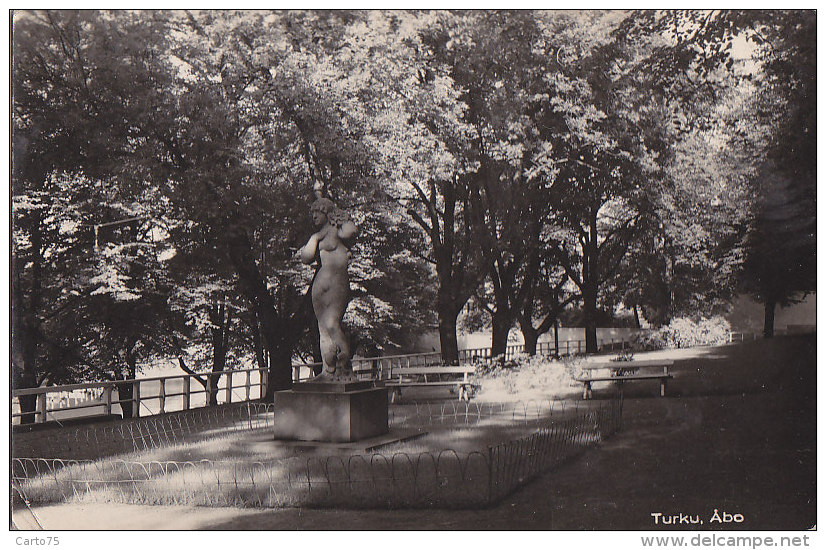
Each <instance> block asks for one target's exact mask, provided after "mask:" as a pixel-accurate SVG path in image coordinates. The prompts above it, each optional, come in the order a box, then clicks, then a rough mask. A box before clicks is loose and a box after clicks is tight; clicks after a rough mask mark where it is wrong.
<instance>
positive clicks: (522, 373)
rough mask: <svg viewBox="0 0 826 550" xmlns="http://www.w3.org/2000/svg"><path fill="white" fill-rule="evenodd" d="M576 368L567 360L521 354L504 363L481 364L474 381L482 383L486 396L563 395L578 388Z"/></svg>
mask: <svg viewBox="0 0 826 550" xmlns="http://www.w3.org/2000/svg"><path fill="white" fill-rule="evenodd" d="M573 372H574V371H573V369H572V368H571V367H570V365H568V364H567V363H566V362H564V361H554V360H549V359H547V358H544V357H540V356H536V355H534V356H531V355H525V354H519V355H517V356H515V357H514V358H512V359H510V360H508V361H505V362H501V361H492V362H491V363H489V364H487V365H481V366H480V367H479V369H478V370H477V372H476V374H475V375H474V382H476V383H479V384H481V386H482V390H481V392H482V395H483V396H484V395H487V396H492V395H495V394H497V393H505V394H523V395H524V394H531V393H541V394H542V395H544V396H547V395H561V394H564V393H568V392H569V391H570V390H571V388H574V387H575V386H576V383H575V381H574V377H573Z"/></svg>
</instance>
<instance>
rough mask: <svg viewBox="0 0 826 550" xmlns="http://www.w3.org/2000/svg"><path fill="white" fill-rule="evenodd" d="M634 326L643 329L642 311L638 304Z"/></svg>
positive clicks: (635, 309)
mask: <svg viewBox="0 0 826 550" xmlns="http://www.w3.org/2000/svg"><path fill="white" fill-rule="evenodd" d="M634 326H635V327H636V328H638V329H640V328H642V323H640V309H639V307H638V306H637V304H634Z"/></svg>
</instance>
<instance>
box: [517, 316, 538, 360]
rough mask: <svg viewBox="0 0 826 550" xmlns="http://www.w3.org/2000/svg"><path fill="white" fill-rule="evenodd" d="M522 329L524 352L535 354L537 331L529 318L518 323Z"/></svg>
mask: <svg viewBox="0 0 826 550" xmlns="http://www.w3.org/2000/svg"><path fill="white" fill-rule="evenodd" d="M519 326H520V328H521V329H522V338H524V340H525V353H527V354H528V355H530V356H534V355H536V343H537V341H538V340H539V332H538V331H537V330H536V328H534V326H533V324H532V323H531V322H530V320H523V321H522V322H520V323H519Z"/></svg>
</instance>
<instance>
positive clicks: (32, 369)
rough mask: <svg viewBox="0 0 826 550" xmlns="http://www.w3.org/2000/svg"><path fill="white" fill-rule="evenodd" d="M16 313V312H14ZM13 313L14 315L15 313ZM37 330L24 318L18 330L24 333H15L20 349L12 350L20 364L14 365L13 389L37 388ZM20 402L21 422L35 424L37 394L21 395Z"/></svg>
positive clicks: (13, 338) (15, 339) (15, 340)
mask: <svg viewBox="0 0 826 550" xmlns="http://www.w3.org/2000/svg"><path fill="white" fill-rule="evenodd" d="M14 313H16V312H14ZM14 313H13V315H14ZM36 330H37V328H36V327H34V328H33V327H32V326H31V323H29V322H26V321H25V320H24V322H23V326H22V328H21V329H20V330H19V331H18V332H21V333H22V334H13V335H12V342H13V343H15V344H17V346H15V347H18V346H19V349H16V350H12V357H13V358H14V359H15V362H17V363H18V364H17V365H15V366H14V367H13V374H14V375H16V376H14V378H13V381H12V389H15V390H22V389H26V388H36V387H37V386H38V385H39V384H38V383H37V376H36V372H37V367H36V361H37V347H38V343H37V333H36V332H35V331H36ZM18 402H19V404H20V412H21V413H22V416H21V417H20V423H21V424H33V423H34V422H35V421H36V416H37V415H36V414H35V413H36V410H37V396H36V395H21V396H20V397H19V398H18Z"/></svg>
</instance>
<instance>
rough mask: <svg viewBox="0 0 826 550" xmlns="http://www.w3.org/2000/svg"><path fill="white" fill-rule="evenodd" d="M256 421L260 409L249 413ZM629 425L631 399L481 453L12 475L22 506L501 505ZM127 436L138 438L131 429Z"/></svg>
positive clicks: (22, 462)
mask: <svg viewBox="0 0 826 550" xmlns="http://www.w3.org/2000/svg"><path fill="white" fill-rule="evenodd" d="M238 408H239V409H240V407H238ZM519 408H521V407H517V409H519ZM489 412H490V413H497V414H498V413H500V412H501V410H500V411H496V410H495V409H493V408H492V409H489ZM187 414H191V413H187ZM265 416H266V413H265ZM269 416H270V417H271V414H270V415H269ZM229 417H234V416H233V414H230V415H229ZM241 417H243V414H241ZM471 417H472V414H471V416H469V418H471ZM252 418H253V416H252V415H250V416H249V418H248V419H247V420H251V419H252ZM147 420H148V419H147ZM242 420H243V418H242ZM261 422H262V424H260V425H253V424H250V423H247V424H246V425H245V424H244V423H243V422H242V423H241V426H246V427H239V428H238V429H239V430H257V429H262V426H266V425H267V423H268V422H269V421H267V420H261ZM621 422H622V399H621V397H617V398H614V399H611V400H607V401H605V402H603V403H600V404H599V405H598V406H593V405H590V404H589V405H587V406H586V405H583V406H582V407H581V408H578V409H577V410H576V414H574V415H573V416H572V417H568V418H564V419H555V418H546V419H545V422H544V424H543V425H541V426H538V427H537V429H536V430H535V431H534V432H532V433H530V434H529V435H526V436H524V437H520V438H516V439H513V440H511V441H507V442H505V443H502V444H497V445H495V446H490V447H487V448H486V449H483V450H479V451H471V452H457V451H454V450H451V449H445V450H442V451H437V452H418V453H406V452H395V453H392V454H390V453H388V454H382V453H374V454H369V455H352V456H323V457H319V456H310V457H306V456H304V457H302V456H293V457H290V458H286V459H279V460H272V461H236V460H222V461H211V460H192V461H172V460H150V461H147V460H143V461H142V460H139V459H130V458H128V457H125V458H108V459H102V460H75V459H71V460H69V459H65V458H22V457H19V458H14V459H13V460H12V482H13V486H14V489H15V492H14V494H15V495H19V498H18V500H20V501H22V502H17V503H16V505H17V507H18V508H20V507H21V506H27V505H29V504H45V503H55V502H67V501H73V502H113V501H114V502H124V503H143V504H185V505H203V506H253V507H290V506H319V507H329V506H337V507H346V508H478V507H484V506H489V505H491V504H495V503H496V502H498V501H499V500H501V499H502V498H504V497H505V496H507V495H508V494H510V493H511V492H513V491H515V490H516V489H518V488H519V487H521V486H523V485H524V484H526V483H527V482H528V481H530V480H531V479H533V478H534V477H535V476H537V475H539V474H541V473H543V472H546V471H548V470H550V469H552V468H553V467H555V466H556V465H558V464H559V463H560V462H562V461H564V460H566V459H568V458H570V457H572V456H574V455H576V454H578V453H580V452H582V451H583V450H585V449H586V448H588V446H590V445H592V444H594V443H596V442H599V441H601V440H602V439H604V438H605V437H608V436H610V435H612V434H613V433H615V432H616V431H617V430H619V429H620V428H621ZM152 431H154V432H155V433H158V434H160V433H165V435H163V436H159V437H154V438H149V439H146V438H142V439H141V438H139V439H132V441H133V445H134V446H135V447H136V448H138V447H140V445H149V447H152V446H153V445H160V444H161V443H160V442H161V441H163V440H164V438H168V440H169V441H175V440H176V438H178V439H177V440H180V439H179V438H180V437H182V435H181V434H183V433H185V432H186V429H185V428H183V425H182V424H181V425H180V426H179V427H178V428H177V429H176V428H175V427H174V426H173V427H172V428H170V427H169V426H166V427H164V428H161V426H160V425H158V426H156V428H155V429H154V430H152ZM132 433H134V432H132ZM120 435H121V436H123V438H124V440H128V439H130V438H129V437H127V432H122V433H120ZM139 441H140V443H138V442H139ZM13 504H14V503H13Z"/></svg>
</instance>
